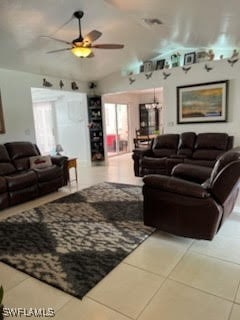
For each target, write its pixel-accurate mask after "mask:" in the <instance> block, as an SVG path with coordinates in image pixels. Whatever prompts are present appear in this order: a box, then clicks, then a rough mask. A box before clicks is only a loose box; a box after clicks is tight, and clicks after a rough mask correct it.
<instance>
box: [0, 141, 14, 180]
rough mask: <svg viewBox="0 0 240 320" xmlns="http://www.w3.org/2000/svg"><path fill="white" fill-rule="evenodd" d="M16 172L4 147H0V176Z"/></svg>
mask: <svg viewBox="0 0 240 320" xmlns="http://www.w3.org/2000/svg"><path fill="white" fill-rule="evenodd" d="M15 171H16V168H15V167H14V165H13V164H12V163H11V160H10V158H9V155H8V152H7V149H6V148H5V146H4V145H0V175H1V176H4V175H6V174H10V173H13V172H15Z"/></svg>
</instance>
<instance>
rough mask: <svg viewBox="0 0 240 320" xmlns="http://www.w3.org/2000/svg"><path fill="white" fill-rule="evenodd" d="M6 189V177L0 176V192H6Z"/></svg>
mask: <svg viewBox="0 0 240 320" xmlns="http://www.w3.org/2000/svg"><path fill="white" fill-rule="evenodd" d="M6 191H7V183H6V179H4V178H2V177H0V193H3V192H6Z"/></svg>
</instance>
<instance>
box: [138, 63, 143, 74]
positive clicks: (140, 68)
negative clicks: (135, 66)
mask: <svg viewBox="0 0 240 320" xmlns="http://www.w3.org/2000/svg"><path fill="white" fill-rule="evenodd" d="M143 71H144V65H143V64H141V65H140V67H139V72H140V73H141V72H143Z"/></svg>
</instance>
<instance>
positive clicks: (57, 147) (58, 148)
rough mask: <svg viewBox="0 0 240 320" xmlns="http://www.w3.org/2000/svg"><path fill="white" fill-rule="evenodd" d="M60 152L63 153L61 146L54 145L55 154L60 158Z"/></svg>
mask: <svg viewBox="0 0 240 320" xmlns="http://www.w3.org/2000/svg"><path fill="white" fill-rule="evenodd" d="M60 152H63V148H62V146H61V144H57V145H56V154H57V155H58V156H61V153H60Z"/></svg>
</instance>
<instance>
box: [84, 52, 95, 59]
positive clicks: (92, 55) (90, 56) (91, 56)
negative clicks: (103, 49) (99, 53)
mask: <svg viewBox="0 0 240 320" xmlns="http://www.w3.org/2000/svg"><path fill="white" fill-rule="evenodd" d="M93 57H94V53H93V52H91V53H90V55H89V56H87V57H86V58H93Z"/></svg>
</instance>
